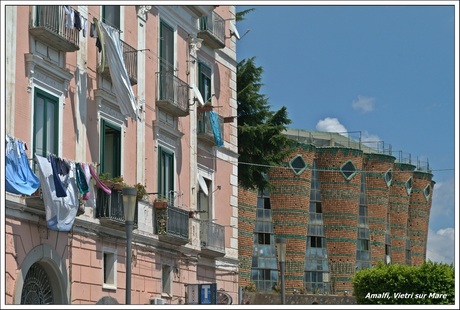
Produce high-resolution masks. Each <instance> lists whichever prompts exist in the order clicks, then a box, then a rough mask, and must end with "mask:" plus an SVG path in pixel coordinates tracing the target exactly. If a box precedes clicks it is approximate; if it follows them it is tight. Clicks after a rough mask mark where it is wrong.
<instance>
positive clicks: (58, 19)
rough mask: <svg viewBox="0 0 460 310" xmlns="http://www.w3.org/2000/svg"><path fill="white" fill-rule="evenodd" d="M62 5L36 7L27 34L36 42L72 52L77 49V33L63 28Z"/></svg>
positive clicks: (63, 14) (63, 12) (63, 15)
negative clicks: (35, 39)
mask: <svg viewBox="0 0 460 310" xmlns="http://www.w3.org/2000/svg"><path fill="white" fill-rule="evenodd" d="M65 16H66V14H65V11H64V6H62V5H37V6H35V16H34V18H32V20H31V23H30V25H29V32H30V34H31V35H32V36H34V37H35V38H37V39H38V40H40V41H42V42H44V43H46V44H48V45H50V46H52V47H54V48H57V49H58V50H60V51H64V52H74V51H77V50H79V49H80V47H79V34H80V33H79V31H78V30H76V29H75V28H74V29H70V28H67V27H66V26H65Z"/></svg>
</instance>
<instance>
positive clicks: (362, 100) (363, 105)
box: [351, 95, 375, 113]
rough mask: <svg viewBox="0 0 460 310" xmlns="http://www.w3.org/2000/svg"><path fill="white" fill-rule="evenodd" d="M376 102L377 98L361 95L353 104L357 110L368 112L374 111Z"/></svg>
mask: <svg viewBox="0 0 460 310" xmlns="http://www.w3.org/2000/svg"><path fill="white" fill-rule="evenodd" d="M374 103H375V98H373V97H366V96H361V95H359V96H358V99H356V100H353V103H352V104H351V106H352V107H353V109H355V110H361V112H363V113H367V112H372V111H374Z"/></svg>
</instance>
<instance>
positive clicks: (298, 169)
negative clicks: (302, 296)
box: [269, 144, 315, 293]
mask: <svg viewBox="0 0 460 310" xmlns="http://www.w3.org/2000/svg"><path fill="white" fill-rule="evenodd" d="M314 157H315V146H313V145H310V144H300V145H299V146H297V148H296V150H295V151H294V152H293V153H291V155H290V156H289V158H286V160H285V164H284V167H280V168H274V169H272V170H271V171H270V173H269V180H270V183H271V184H272V185H273V186H274V188H273V189H272V190H271V192H270V201H271V208H272V218H273V228H274V232H275V237H276V238H286V270H285V288H286V293H291V292H292V291H293V290H294V289H297V290H298V289H300V288H303V287H304V284H303V280H304V269H305V251H306V246H307V228H308V227H307V225H308V217H309V204H310V184H311V175H312V172H311V168H312V166H313V159H314Z"/></svg>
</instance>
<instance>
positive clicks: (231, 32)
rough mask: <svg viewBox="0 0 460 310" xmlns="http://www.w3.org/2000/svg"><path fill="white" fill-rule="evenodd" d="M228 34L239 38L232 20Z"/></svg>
mask: <svg viewBox="0 0 460 310" xmlns="http://www.w3.org/2000/svg"><path fill="white" fill-rule="evenodd" d="M230 35H234V36H235V37H236V38H237V39H238V40H239V39H240V34H239V33H238V29H236V26H235V24H234V23H233V22H232V21H231V22H230Z"/></svg>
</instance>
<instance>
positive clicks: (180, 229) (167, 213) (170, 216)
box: [155, 203, 189, 245]
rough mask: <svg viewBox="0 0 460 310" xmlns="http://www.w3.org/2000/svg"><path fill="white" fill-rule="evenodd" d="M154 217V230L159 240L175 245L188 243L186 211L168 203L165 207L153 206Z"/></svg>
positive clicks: (187, 217) (187, 216) (187, 215)
mask: <svg viewBox="0 0 460 310" xmlns="http://www.w3.org/2000/svg"><path fill="white" fill-rule="evenodd" d="M155 219H156V225H155V232H156V233H157V234H158V239H159V240H160V241H164V242H168V243H172V244H176V245H184V244H187V243H188V241H189V240H188V230H189V213H188V211H186V210H183V209H181V208H178V207H175V206H173V205H172V204H169V203H168V204H167V206H166V208H158V207H155Z"/></svg>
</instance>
